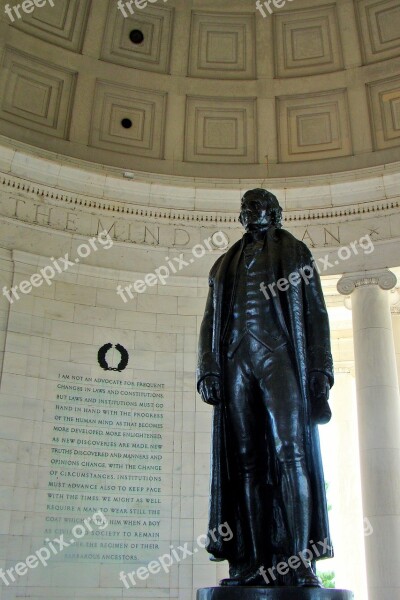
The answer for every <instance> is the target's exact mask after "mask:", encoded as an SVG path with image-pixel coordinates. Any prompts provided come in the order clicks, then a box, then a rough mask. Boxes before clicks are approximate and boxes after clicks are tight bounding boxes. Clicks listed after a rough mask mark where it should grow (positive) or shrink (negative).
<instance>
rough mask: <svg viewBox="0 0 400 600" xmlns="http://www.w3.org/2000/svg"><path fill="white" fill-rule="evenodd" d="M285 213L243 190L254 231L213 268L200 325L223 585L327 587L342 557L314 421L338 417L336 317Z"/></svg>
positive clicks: (245, 214)
mask: <svg viewBox="0 0 400 600" xmlns="http://www.w3.org/2000/svg"><path fill="white" fill-rule="evenodd" d="M281 214H282V210H281V208H280V206H279V203H278V201H277V199H276V197H275V196H274V195H273V194H271V193H270V192H267V191H266V190H263V189H255V190H251V191H248V192H246V194H245V195H244V196H243V198H242V202H241V212H240V219H239V220H240V222H241V224H242V225H243V227H244V228H245V229H246V233H245V234H244V235H243V237H242V239H241V240H240V241H238V242H236V243H235V244H234V245H233V246H232V247H231V248H230V249H229V250H228V251H227V252H226V253H225V254H224V255H222V256H221V257H220V258H219V259H218V260H217V261H216V263H215V264H214V266H213V267H212V269H211V272H210V277H209V286H210V289H209V295H208V300H207V305H206V309H205V314H204V318H203V322H202V325H201V331H200V342H199V361H198V369H197V382H198V383H197V387H198V391H199V393H200V394H201V396H202V398H203V400H204V402H206V403H208V404H211V405H214V419H213V439H212V442H213V447H212V473H211V502H210V521H209V526H210V531H213V532H216V531H217V529H218V527H219V526H220V524H222V523H225V522H226V523H228V524H229V527H230V528H231V530H232V532H233V537H232V539H229V540H227V539H226V538H225V539H224V537H223V536H221V535H219V534H218V533H214V534H213V535H212V536H209V540H208V545H207V550H208V552H209V553H210V554H211V555H212V557H213V559H215V560H228V561H229V567H230V569H229V575H230V577H229V578H228V579H223V580H222V581H221V582H220V584H221V585H226V586H229V585H231V586H236V585H241V586H268V585H284V586H285V585H292V586H321V582H320V580H319V579H318V577H317V576H316V575H315V573H314V570H313V566H314V564H315V563H314V561H315V560H316V559H320V558H327V557H331V556H332V555H333V553H332V546H331V541H330V535H329V524H328V517H327V505H326V496H325V484H324V475H323V470H322V463H321V453H320V447H319V436H318V427H317V425H318V424H322V423H326V422H328V421H329V419H330V417H331V412H330V409H329V405H328V397H329V389H330V387H331V386H332V385H333V367H332V357H331V352H330V336H329V322H328V315H327V311H326V307H325V302H324V298H323V294H322V290H321V285H320V279H319V275H318V273H317V271H316V269H315V264H314V262H313V259H312V256H311V254H310V252H309V250H308V248H307V247H306V246H305V244H303V243H302V242H300V241H299V240H297V239H296V238H294V237H293V236H292V235H291V234H290V233H289V232H288V231H285V230H283V229H281ZM300 556H301V557H302V558H303V560H300V559H299V557H300ZM296 557H297V560H296ZM305 559H307V560H305ZM282 564H283V565H284V566H282Z"/></svg>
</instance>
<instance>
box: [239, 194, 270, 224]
mask: <svg viewBox="0 0 400 600" xmlns="http://www.w3.org/2000/svg"><path fill="white" fill-rule="evenodd" d="M240 222H241V223H242V225H243V227H244V228H245V229H246V231H251V230H253V229H266V228H268V227H269V226H270V225H272V216H271V209H270V206H269V203H268V202H267V201H266V200H265V199H263V198H257V196H255V195H252V194H249V195H247V194H245V195H244V196H243V198H242V204H241V210H240Z"/></svg>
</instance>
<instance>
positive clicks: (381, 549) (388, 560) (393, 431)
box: [337, 269, 400, 600]
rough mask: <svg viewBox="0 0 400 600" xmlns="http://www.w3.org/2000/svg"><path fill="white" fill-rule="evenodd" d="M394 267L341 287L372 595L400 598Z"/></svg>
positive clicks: (377, 599)
mask: <svg viewBox="0 0 400 600" xmlns="http://www.w3.org/2000/svg"><path fill="white" fill-rule="evenodd" d="M396 283H397V280H396V276H395V275H394V274H393V273H392V272H391V271H389V270H387V269H383V270H380V271H363V272H360V273H351V274H346V275H344V276H343V277H342V278H341V279H340V281H339V282H338V285H337V288H338V291H339V292H340V293H341V294H344V295H345V296H350V298H347V302H349V301H351V308H352V318H353V337H354V360H355V370H356V387H357V413H358V429H359V448H360V467H361V484H362V498H363V509H364V518H365V519H368V521H369V522H370V523H371V526H372V528H373V535H370V536H368V537H366V538H365V553H366V567H367V581H368V597H369V600H382V599H383V598H385V599H386V598H396V597H400V582H399V578H398V567H397V566H396V560H395V559H394V557H395V556H399V554H400V528H399V522H400V469H399V464H400V399H399V387H398V377H397V366H396V353H395V347H394V339H393V327H392V315H391V310H390V305H391V298H393V299H394V294H393V293H390V290H393V289H394V287H395V286H396Z"/></svg>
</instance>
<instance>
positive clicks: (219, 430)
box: [197, 227, 333, 576]
mask: <svg viewBox="0 0 400 600" xmlns="http://www.w3.org/2000/svg"><path fill="white" fill-rule="evenodd" d="M243 246H244V237H243V238H242V240H239V241H238V242H236V243H235V244H234V245H233V246H232V247H231V248H230V249H229V250H228V251H227V252H226V253H225V254H223V255H222V256H221V257H219V259H218V260H217V261H216V263H215V264H214V265H213V267H212V269H211V271H210V276H209V286H210V287H209V294H208V298H207V304H206V309H205V313H204V318H203V321H202V325H201V330H200V338H199V353H198V367H197V386H198V388H199V384H200V382H201V380H202V379H203V378H204V377H206V376H207V375H217V376H219V377H220V381H221V384H223V375H224V374H223V368H224V357H223V356H221V339H222V336H223V333H224V330H225V327H226V324H227V321H228V318H229V306H230V305H231V302H230V299H227V298H225V297H224V284H225V278H226V275H227V271H228V267H229V265H230V264H231V261H234V264H233V265H232V266H233V267H234V268H233V271H232V270H231V272H236V271H237V270H236V269H235V264H237V263H238V261H239V258H240V256H241V253H242V251H243ZM263 254H264V256H265V282H266V284H268V283H273V282H275V283H279V280H281V279H282V280H285V281H288V282H289V286H288V289H286V287H287V286H286V285H285V284H284V282H281V284H280V287H281V288H282V289H285V291H279V289H278V288H277V286H274V287H273V288H269V289H268V288H267V292H268V295H269V298H270V300H268V299H267V298H266V300H265V301H266V302H268V301H272V302H273V303H274V305H275V309H276V313H277V315H278V318H279V321H280V324H281V326H282V328H283V330H284V331H285V333H286V335H287V338H288V339H289V343H291V346H292V348H293V350H294V355H295V358H296V367H297V371H298V378H299V383H300V388H301V393H302V397H303V407H304V422H305V432H304V434H305V440H306V444H305V445H306V461H307V467H308V472H309V477H310V485H311V493H312V524H311V531H310V540H313V541H314V542H316V543H318V542H321V544H320V545H319V546H318V549H319V550H320V551H321V555H320V556H319V557H317V556H316V554H315V552H314V553H313V555H314V557H315V558H327V557H331V556H333V550H332V544H331V539H330V533H329V522H328V513H327V503H326V493H325V481H324V474H323V468H322V461H321V451H320V444H319V434H318V427H317V425H315V424H313V423H312V422H311V419H310V413H311V405H310V395H309V389H308V381H309V373H310V372H311V371H322V372H324V373H325V374H326V375H327V376H328V378H329V381H330V384H331V385H333V365H332V356H331V351H330V332H329V321H328V314H327V310H326V306H325V301H324V297H323V293H322V289H321V284H320V279H319V275H318V272H317V270H316V268H315V264H314V261H313V258H312V256H311V253H310V251H309V250H308V248H307V246H306V245H305V244H304V243H303V242H300V241H299V240H297V239H296V238H295V237H294V236H292V235H291V234H290V233H289V232H288V231H285V230H282V229H278V228H275V227H271V228H270V229H269V230H268V232H267V236H266V241H265V245H264V250H263ZM294 273H299V274H300V275H301V273H303V274H304V276H301V277H298V276H297V277H296V276H294V275H293V274H294ZM310 273H312V276H311V277H310V276H309V274H310ZM306 274H308V276H307V275H306ZM299 279H300V281H298V280H299ZM290 282H293V283H290ZM295 283H296V284H295ZM234 287H235V286H233V289H234ZM271 290H272V291H271ZM261 293H262V292H261V290H260V294H261ZM283 376H284V375H283ZM229 440H230V436H229V430H228V427H227V422H226V416H225V410H224V390H223V385H222V402H221V404H220V405H218V406H215V407H214V415H213V427H212V459H211V486H210V488H211V489H210V507H209V508H210V509H209V532H213V533H212V535H211V536H210V535H209V540H208V545H207V550H208V552H209V553H210V554H211V555H212V558H214V559H215V560H229V563H230V567H231V576H232V574H234V573H235V572H238V571H239V570H240V563H241V561H243V554H244V553H245V549H244V548H243V546H242V540H243V535H242V532H241V531H240V518H238V506H237V500H236V497H235V489H234V487H233V486H232V481H231V478H230V476H229V471H230V469H234V463H233V451H232V448H230V445H229V444H230V441H229ZM268 463H269V464H268V465H266V469H268V471H270V472H269V473H268V476H269V478H270V480H271V482H272V483H273V488H272V489H274V490H275V491H274V495H275V498H274V501H273V522H274V525H273V531H271V532H269V533H270V539H271V541H272V543H273V547H274V548H275V560H276V561H277V560H279V557H283V556H285V555H286V556H287V554H288V553H289V556H290V546H288V540H289V539H290V535H289V532H288V529H287V526H286V524H285V518H284V515H283V511H282V504H281V501H280V498H281V494H280V478H279V468H278V466H277V464H276V461H275V462H274V461H273V460H269V461H268ZM224 523H227V524H228V525H229V527H230V528H231V530H232V533H233V537H232V539H231V540H230V541H228V537H229V536H226V535H225V534H226V532H225V530H224V529H223V528H221V525H222V524H224ZM219 531H221V533H220V532H219ZM322 542H325V543H324V546H322ZM310 546H311V545H310ZM310 551H313V549H312V547H310Z"/></svg>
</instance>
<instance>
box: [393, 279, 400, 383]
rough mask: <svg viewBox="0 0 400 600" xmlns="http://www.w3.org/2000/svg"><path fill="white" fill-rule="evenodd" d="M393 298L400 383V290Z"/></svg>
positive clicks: (394, 335) (394, 331) (395, 343)
mask: <svg viewBox="0 0 400 600" xmlns="http://www.w3.org/2000/svg"><path fill="white" fill-rule="evenodd" d="M395 292H396V293H395V294H394V295H393V300H392V327H393V337H394V347H395V351H396V363H397V377H398V379H399V384H400V291H399V290H395Z"/></svg>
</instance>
